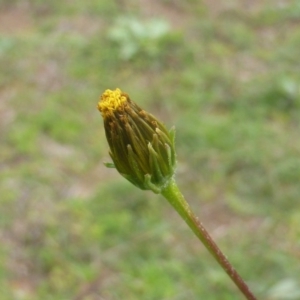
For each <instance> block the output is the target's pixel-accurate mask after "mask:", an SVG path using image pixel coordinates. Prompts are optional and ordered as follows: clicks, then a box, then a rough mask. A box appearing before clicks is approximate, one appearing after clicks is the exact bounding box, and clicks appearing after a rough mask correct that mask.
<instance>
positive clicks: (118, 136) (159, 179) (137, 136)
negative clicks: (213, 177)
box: [98, 88, 176, 193]
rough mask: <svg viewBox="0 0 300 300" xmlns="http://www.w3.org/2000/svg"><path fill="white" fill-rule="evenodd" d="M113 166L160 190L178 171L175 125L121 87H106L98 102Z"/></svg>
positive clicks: (129, 177)
mask: <svg viewBox="0 0 300 300" xmlns="http://www.w3.org/2000/svg"><path fill="white" fill-rule="evenodd" d="M98 109H99V111H100V112H101V115H102V117H103V120H104V128H105V133H106V138H107V141H108V144H109V147H110V152H109V154H110V156H111V158H112V160H113V163H114V164H113V166H114V167H115V168H116V169H117V170H118V172H119V173H120V174H121V175H122V176H124V177H125V178H126V179H127V180H129V181H130V182H131V183H133V184H134V185H135V186H137V187H139V188H141V189H143V190H152V191H154V192H155V193H160V192H161V190H162V189H163V188H164V187H165V186H166V184H168V182H169V181H170V179H171V178H172V177H173V175H174V172H175V165H176V158H175V149H174V137H175V132H174V129H172V130H170V131H168V130H167V129H166V128H165V126H164V125H163V124H162V123H161V122H159V121H158V120H157V119H156V118H155V117H154V116H153V115H151V114H149V113H147V112H146V111H144V110H143V109H141V108H140V107H139V106H138V105H137V104H135V103H134V102H133V101H131V99H130V98H129V96H128V95H127V94H126V93H123V92H122V91H121V90H120V89H118V88H117V89H116V90H114V91H112V90H106V91H105V92H104V93H103V95H102V96H101V99H100V101H99V103H98Z"/></svg>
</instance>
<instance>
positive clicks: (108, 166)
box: [104, 162, 116, 169]
mask: <svg viewBox="0 0 300 300" xmlns="http://www.w3.org/2000/svg"><path fill="white" fill-rule="evenodd" d="M104 166H105V167H106V168H110V169H115V168H116V166H115V164H114V163H111V162H105V163H104Z"/></svg>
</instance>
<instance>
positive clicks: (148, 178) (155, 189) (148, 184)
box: [144, 174, 162, 194]
mask: <svg viewBox="0 0 300 300" xmlns="http://www.w3.org/2000/svg"><path fill="white" fill-rule="evenodd" d="M144 185H145V187H146V189H147V190H152V191H153V193H155V194H160V193H161V191H162V189H161V187H158V186H157V185H156V184H154V183H152V182H151V175H150V174H146V175H145V181H144Z"/></svg>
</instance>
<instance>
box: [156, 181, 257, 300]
mask: <svg viewBox="0 0 300 300" xmlns="http://www.w3.org/2000/svg"><path fill="white" fill-rule="evenodd" d="M161 194H162V195H163V196H164V197H165V198H166V199H167V200H168V201H169V202H170V204H171V205H172V206H173V207H174V208H175V209H176V211H177V212H178V213H179V215H180V216H181V217H182V218H183V219H184V221H185V222H186V223H187V224H188V226H189V227H190V228H191V229H192V230H193V232H194V233H195V234H196V236H197V237H198V238H199V240H200V241H201V242H202V243H203V245H204V246H205V247H206V249H207V250H208V251H209V252H210V253H211V255H212V256H213V257H214V258H215V260H216V261H217V262H218V263H219V264H220V265H221V267H222V268H223V269H224V270H225V272H226V273H227V274H228V275H229V277H230V278H231V279H232V281H233V282H234V283H235V285H236V286H237V287H238V288H239V290H240V291H241V292H242V293H243V294H244V296H245V297H246V299H248V300H256V297H255V296H254V295H253V294H252V292H251V291H250V289H249V287H248V286H247V284H246V283H245V281H244V280H243V279H242V278H241V276H240V275H239V274H238V273H237V271H236V270H235V269H234V268H233V266H232V265H231V264H230V262H229V261H228V259H227V258H226V257H225V255H224V254H223V253H222V251H221V250H220V248H219V247H218V246H217V244H216V243H215V242H214V241H213V239H212V238H211V236H210V235H209V233H208V232H207V230H206V229H205V227H204V226H203V224H202V223H201V222H200V221H199V219H198V218H197V217H196V216H195V215H194V214H193V212H192V211H191V209H190V207H189V205H188V203H187V202H186V200H185V199H184V197H183V195H182V194H181V192H180V190H179V188H178V187H177V184H176V182H175V180H174V179H172V180H171V181H170V183H169V184H168V185H167V186H166V187H165V188H164V190H163V191H162V193H161Z"/></svg>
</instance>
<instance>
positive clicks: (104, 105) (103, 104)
mask: <svg viewBox="0 0 300 300" xmlns="http://www.w3.org/2000/svg"><path fill="white" fill-rule="evenodd" d="M126 101H127V98H126V96H124V95H123V93H122V91H121V90H120V89H119V88H117V89H115V90H114V91H112V90H106V91H105V92H104V93H103V94H102V96H101V98H100V101H99V103H98V109H99V111H100V112H101V113H102V115H103V116H104V115H107V114H110V113H111V112H113V111H115V110H116V109H118V108H119V107H120V106H124V103H125V102H126Z"/></svg>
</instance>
